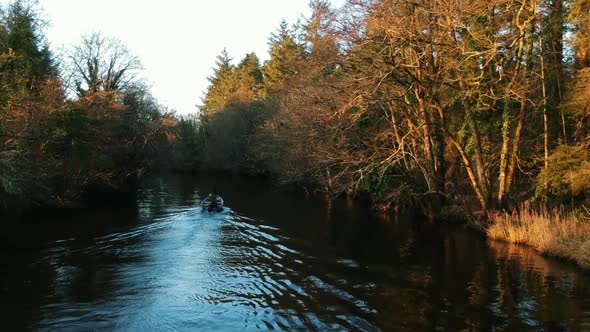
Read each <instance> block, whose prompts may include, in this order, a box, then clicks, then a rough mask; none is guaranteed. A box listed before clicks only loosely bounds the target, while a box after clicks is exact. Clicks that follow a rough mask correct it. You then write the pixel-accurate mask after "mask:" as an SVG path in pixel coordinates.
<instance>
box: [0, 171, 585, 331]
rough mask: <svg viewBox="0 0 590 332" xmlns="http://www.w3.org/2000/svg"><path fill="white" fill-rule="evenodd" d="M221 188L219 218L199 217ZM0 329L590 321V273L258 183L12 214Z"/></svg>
mask: <svg viewBox="0 0 590 332" xmlns="http://www.w3.org/2000/svg"><path fill="white" fill-rule="evenodd" d="M213 187H216V188H217V190H218V191H219V192H220V193H221V194H222V195H223V197H224V200H225V202H226V205H227V207H226V209H225V211H224V212H222V213H208V212H202V211H201V210H200V208H198V204H199V201H200V199H201V198H202V197H204V196H205V195H207V194H208V193H209V192H210V191H211V190H212V189H213ZM4 224H5V226H3V227H4V232H3V233H2V235H0V248H1V249H2V250H1V251H0V266H1V270H0V271H2V272H1V274H0V317H1V318H2V320H1V322H2V323H1V324H2V325H1V326H2V330H5V331H17V330H39V331H56V330H58V331H96V330H101V329H104V330H108V331H257V330H264V331H266V330H284V331H590V277H589V275H588V274H586V273H583V272H581V271H580V270H578V269H577V268H575V267H573V266H571V265H569V264H565V263H562V262H560V261H557V260H554V259H547V258H543V257H541V256H539V255H537V254H536V253H534V252H533V251H531V250H529V249H527V248H524V247H520V246H513V245H512V246H511V245H506V244H502V243H498V242H489V241H486V240H485V239H482V238H481V237H480V236H478V235H477V234H474V233H471V232H469V231H467V230H463V229H446V228H444V227H433V226H432V225H429V224H428V223H425V222H422V221H421V220H419V219H418V218H411V217H402V218H398V219H393V218H384V217H379V216H376V215H373V214H371V213H370V211H369V210H368V209H367V208H366V207H363V206H361V205H360V204H357V203H355V202H350V201H346V200H336V201H327V200H324V199H320V198H311V197H306V196H304V195H301V194H297V193H291V192H286V191H279V190H277V189H273V187H272V186H270V185H268V184H266V183H264V182H263V181H261V180H259V179H248V178H241V177H228V176H201V177H188V176H184V177H162V178H154V179H151V181H149V183H147V184H146V185H145V187H144V188H142V190H141V192H140V193H139V195H138V199H137V202H136V203H135V204H130V206H128V207H123V208H117V209H97V210H92V211H77V212H76V211H73V212H72V213H71V214H70V215H69V216H61V217H59V218H56V217H49V216H39V217H35V218H33V220H27V222H26V223H24V224H23V223H14V222H10V221H9V222H6V223H4Z"/></svg>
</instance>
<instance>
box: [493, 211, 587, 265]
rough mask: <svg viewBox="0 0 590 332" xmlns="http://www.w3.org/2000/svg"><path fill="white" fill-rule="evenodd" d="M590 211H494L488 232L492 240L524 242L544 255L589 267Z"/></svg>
mask: <svg viewBox="0 0 590 332" xmlns="http://www.w3.org/2000/svg"><path fill="white" fill-rule="evenodd" d="M589 215H590V214H589V213H588V211H587V210H583V211H581V212H580V211H579V212H577V213H576V212H565V211H564V210H563V209H553V210H548V209H540V210H534V209H532V208H530V207H527V206H524V207H523V208H522V209H520V210H519V211H515V212H512V213H507V212H491V213H490V214H489V221H490V225H489V226H487V227H486V228H485V232H486V234H487V236H488V237H489V238H490V239H493V240H500V241H505V242H510V243H519V244H525V245H528V246H530V247H533V248H534V249H535V250H537V251H538V252H540V253H541V254H544V255H550V256H555V257H560V258H563V259H566V260H568V261H572V262H575V263H576V264H577V265H579V266H580V267H582V268H584V269H587V270H590V216H589Z"/></svg>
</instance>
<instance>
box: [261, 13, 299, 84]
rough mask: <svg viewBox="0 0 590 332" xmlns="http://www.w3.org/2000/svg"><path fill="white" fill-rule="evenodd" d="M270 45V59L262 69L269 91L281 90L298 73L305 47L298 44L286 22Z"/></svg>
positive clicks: (282, 23) (283, 22)
mask: <svg viewBox="0 0 590 332" xmlns="http://www.w3.org/2000/svg"><path fill="white" fill-rule="evenodd" d="M269 45H270V50H269V53H270V59H269V60H267V61H265V63H264V67H263V68H262V73H263V74H264V84H265V86H266V89H267V91H268V90H279V89H281V88H282V87H283V85H284V83H285V81H286V80H288V79H289V78H291V77H292V76H293V75H294V74H296V73H297V68H298V66H299V63H300V60H301V59H302V58H303V54H304V47H303V46H302V45H300V44H298V43H297V41H296V37H295V35H294V33H293V31H291V30H290V29H289V28H288V25H287V22H286V21H282V22H281V24H280V26H279V29H278V31H277V32H276V33H274V34H272V35H271V37H270V40H269Z"/></svg>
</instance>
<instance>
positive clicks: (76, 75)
mask: <svg viewBox="0 0 590 332" xmlns="http://www.w3.org/2000/svg"><path fill="white" fill-rule="evenodd" d="M65 57H66V60H67V62H66V64H67V66H66V74H65V76H66V77H65V79H66V81H68V82H71V83H72V84H73V85H74V88H75V91H76V93H77V94H78V95H79V96H84V95H85V94H86V93H89V92H98V91H124V90H125V89H127V88H129V87H130V86H132V85H133V83H134V82H135V80H136V79H137V74H138V72H139V70H140V69H142V65H141V61H140V60H139V58H138V57H137V56H135V55H133V54H132V53H131V51H130V50H129V49H128V48H127V47H126V46H125V45H124V44H123V43H122V42H121V41H119V40H117V39H114V38H107V37H105V36H103V35H101V34H99V33H92V34H89V35H85V36H83V37H82V41H81V43H80V45H77V46H74V47H73V48H72V49H71V50H68V51H66V54H65Z"/></svg>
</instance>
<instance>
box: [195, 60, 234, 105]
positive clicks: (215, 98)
mask: <svg viewBox="0 0 590 332" xmlns="http://www.w3.org/2000/svg"><path fill="white" fill-rule="evenodd" d="M231 61H232V59H231V58H230V57H229V55H228V54H227V50H226V49H223V51H222V52H221V54H220V55H218V56H217V59H216V61H215V68H214V69H213V76H210V77H208V78H207V79H208V80H209V83H210V84H209V88H208V89H207V94H206V96H205V100H204V106H203V111H204V112H203V113H204V115H205V116H211V115H212V114H214V113H216V112H218V111H219V110H221V109H223V108H224V107H225V106H226V105H227V104H228V102H229V98H230V96H231V95H232V94H233V93H234V92H235V91H236V89H237V82H236V74H235V67H234V66H233V65H232V64H231Z"/></svg>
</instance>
